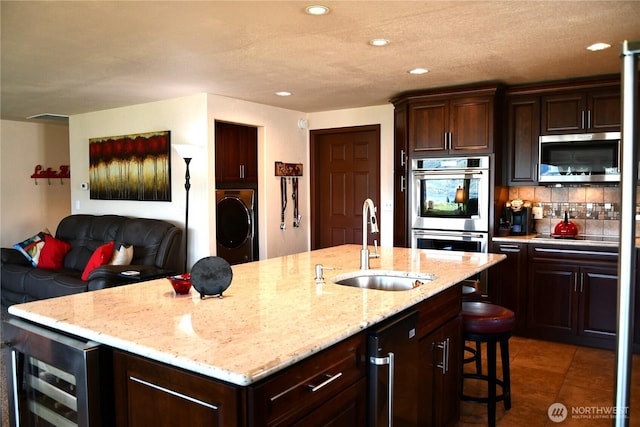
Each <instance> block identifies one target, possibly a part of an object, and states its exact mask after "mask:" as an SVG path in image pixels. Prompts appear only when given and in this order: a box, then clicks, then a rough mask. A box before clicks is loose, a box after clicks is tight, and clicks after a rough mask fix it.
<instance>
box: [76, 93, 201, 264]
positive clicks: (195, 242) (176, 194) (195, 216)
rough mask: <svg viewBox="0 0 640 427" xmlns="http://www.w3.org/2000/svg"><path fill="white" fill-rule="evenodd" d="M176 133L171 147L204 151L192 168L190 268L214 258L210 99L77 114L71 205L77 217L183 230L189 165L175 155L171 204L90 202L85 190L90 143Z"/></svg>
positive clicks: (174, 101) (188, 99) (172, 157)
mask: <svg viewBox="0 0 640 427" xmlns="http://www.w3.org/2000/svg"><path fill="white" fill-rule="evenodd" d="M162 130H170V131H171V144H172V145H173V144H191V145H196V146H200V147H201V149H202V153H203V155H202V156H200V157H197V158H194V159H193V160H192V162H191V165H190V175H191V190H190V192H189V229H190V230H191V232H190V233H189V259H190V260H189V264H190V265H192V264H193V263H194V262H195V261H197V260H198V259H200V258H202V257H204V256H208V255H210V254H209V236H210V235H211V230H210V229H209V222H208V212H209V200H208V194H209V191H210V189H211V188H212V186H213V184H212V183H211V182H210V180H209V167H210V166H209V162H208V158H207V155H206V153H207V146H208V133H207V132H208V129H207V95H206V94H198V95H193V96H187V97H182V98H176V99H170V100H165V101H159V102H153V103H148V104H140V105H133V106H129V107H123V108H114V109H111V110H104V111H96V112H92V113H86V114H78V115H74V116H72V117H70V119H69V145H70V150H71V170H72V175H71V205H72V211H73V213H74V214H77V213H91V214H118V215H126V216H133V217H141V218H157V219H163V220H167V221H169V222H171V223H173V224H176V225H177V226H179V227H184V219H185V189H184V182H185V181H184V175H185V163H184V160H183V159H182V158H181V157H180V156H179V155H178V154H177V152H176V151H175V149H172V150H171V202H142V201H113V200H109V201H107V200H91V199H90V198H89V191H85V190H82V189H81V188H80V184H81V183H83V182H89V139H90V138H98V137H107V136H117V135H128V134H136V133H145V132H153V131H162Z"/></svg>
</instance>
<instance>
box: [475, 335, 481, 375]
mask: <svg viewBox="0 0 640 427" xmlns="http://www.w3.org/2000/svg"><path fill="white" fill-rule="evenodd" d="M481 345H482V343H481V342H480V341H476V374H478V375H482V347H481Z"/></svg>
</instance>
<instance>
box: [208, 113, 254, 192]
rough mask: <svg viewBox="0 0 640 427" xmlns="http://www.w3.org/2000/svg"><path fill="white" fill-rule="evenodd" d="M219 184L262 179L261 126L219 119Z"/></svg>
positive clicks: (217, 137)
mask: <svg viewBox="0 0 640 427" xmlns="http://www.w3.org/2000/svg"><path fill="white" fill-rule="evenodd" d="M215 135H216V136H215V138H216V144H215V145H216V150H215V152H216V184H234V185H246V184H257V182H258V129H257V128H256V127H253V126H243V125H238V124H233V123H225V122H216V134H215Z"/></svg>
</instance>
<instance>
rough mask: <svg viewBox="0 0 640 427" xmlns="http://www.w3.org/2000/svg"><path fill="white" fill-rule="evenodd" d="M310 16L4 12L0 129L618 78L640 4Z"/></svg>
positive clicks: (420, 4) (102, 7)
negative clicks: (117, 112) (420, 70)
mask: <svg viewBox="0 0 640 427" xmlns="http://www.w3.org/2000/svg"><path fill="white" fill-rule="evenodd" d="M312 3H313V2H312V1H309V2H299V1H281V2H274V1H257V2H249V1H227V2H222V1H196V2H185V1H160V2H155V1H142V2H128V1H109V2H102V1H79V2H57V1H45V2H36V1H17V2H12V1H5V0H2V2H1V3H0V5H1V6H0V7H1V10H0V13H1V25H2V27H1V46H0V47H1V53H0V55H1V58H0V60H1V62H0V65H1V69H0V71H1V76H0V78H1V80H0V83H1V98H0V101H1V114H2V118H4V119H16V120H20V119H23V118H25V117H27V116H31V115H34V114H41V113H56V114H65V115H73V114H78V113H83V112H89V111H97V110H102V109H108V108H114V107H121V106H126V105H132V104H139V103H144V102H150V101H156V100H161V99H167V98H173V97H178V96H184V95H191V94H195V93H200V92H207V93H211V94H218V95H223V96H229V97H233V98H238V99H243V100H248V101H253V102H258V103H262V104H268V105H273V106H278V107H283V108H288V109H293V110H299V111H303V112H315V111H325V110H335V109H342V108H351V107H363V106H370V105H380V104H384V103H386V102H387V101H388V100H389V99H390V98H391V97H393V96H395V95H396V94H398V93H400V92H404V91H407V90H413V89H423V88H431V87H441V86H449V85H457V84H464V83H471V82H480V81H487V80H500V81H504V82H506V83H508V84H517V83H524V82H536V81H546V80H556V79H565V78H571V77H578V76H590V75H599V74H609V73H618V72H619V71H620V66H621V61H620V57H619V55H620V43H621V42H622V41H623V40H625V39H626V40H637V39H640V2H638V1H378V2H373V1H335V0H332V1H325V2H321V3H322V4H325V5H327V6H329V7H330V8H331V12H330V13H329V14H328V15H326V16H323V17H317V16H309V15H306V14H305V13H304V8H305V7H306V6H307V5H310V4H312ZM375 37H384V38H387V39H389V40H390V41H391V43H390V44H389V45H388V46H385V47H382V48H375V47H372V46H369V45H368V41H369V40H370V39H371V38H375ZM593 42H607V43H610V44H611V45H612V48H610V49H607V50H605V51H601V52H595V53H593V52H589V51H587V50H585V47H586V46H587V45H589V44H591V43H593ZM414 67H424V68H428V69H429V70H431V71H430V72H429V73H427V74H424V75H421V76H414V75H409V74H407V70H409V69H411V68H414ZM279 90H287V91H290V92H292V93H293V95H292V96H290V97H287V98H281V97H277V96H275V95H274V92H276V91H279Z"/></svg>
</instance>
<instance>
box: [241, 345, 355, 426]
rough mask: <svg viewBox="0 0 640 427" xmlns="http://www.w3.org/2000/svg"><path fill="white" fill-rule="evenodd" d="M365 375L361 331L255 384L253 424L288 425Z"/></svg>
mask: <svg viewBox="0 0 640 427" xmlns="http://www.w3.org/2000/svg"><path fill="white" fill-rule="evenodd" d="M365 375H366V346H365V336H364V334H358V335H356V336H354V337H352V338H349V339H347V340H345V341H343V342H341V343H338V344H336V345H335V346H333V347H331V348H329V349H327V350H324V351H322V352H320V353H318V354H317V355H316V356H313V357H310V358H309V359H306V360H304V361H302V362H300V363H298V364H297V365H294V366H292V367H291V368H288V369H286V370H284V371H283V372H282V373H280V374H276V375H274V376H273V377H272V378H269V379H267V380H266V382H264V383H262V384H259V385H256V386H254V387H251V388H250V389H249V408H250V413H251V421H250V425H254V426H257V425H269V426H278V425H285V424H287V425H288V424H290V423H291V422H292V421H294V420H296V419H298V418H300V417H302V416H304V415H305V414H307V413H308V412H310V411H311V410H313V409H314V408H315V407H316V406H319V405H321V404H323V403H324V402H326V401H327V400H329V399H330V398H331V397H332V396H335V395H336V394H337V393H339V392H341V391H342V390H344V389H346V388H347V387H349V386H350V385H351V384H353V383H354V382H355V381H357V380H359V379H360V378H364V377H365Z"/></svg>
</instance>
